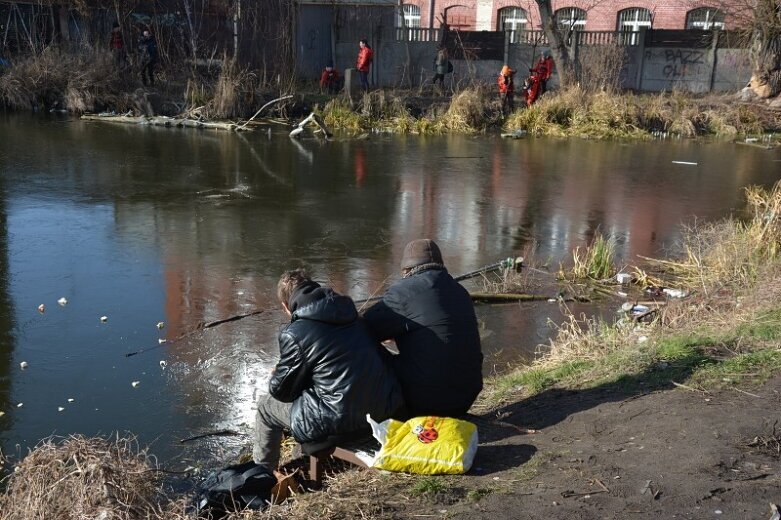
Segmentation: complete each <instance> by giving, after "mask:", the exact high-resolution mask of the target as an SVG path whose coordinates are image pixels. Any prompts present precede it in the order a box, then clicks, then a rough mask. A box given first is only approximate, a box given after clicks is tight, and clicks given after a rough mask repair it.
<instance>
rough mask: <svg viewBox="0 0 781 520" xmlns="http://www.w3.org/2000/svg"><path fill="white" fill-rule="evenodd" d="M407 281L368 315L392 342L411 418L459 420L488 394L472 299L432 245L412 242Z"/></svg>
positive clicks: (405, 260) (375, 330)
mask: <svg viewBox="0 0 781 520" xmlns="http://www.w3.org/2000/svg"><path fill="white" fill-rule="evenodd" d="M401 271H402V276H403V278H402V279H401V280H399V281H398V282H396V283H395V284H393V285H392V286H391V287H390V288H389V289H388V291H387V292H386V293H385V294H384V295H383V297H382V301H381V302H380V303H378V304H376V305H374V306H373V307H371V308H369V310H367V311H366V313H365V314H364V320H365V321H366V323H367V325H368V326H369V329H370V330H371V332H372V334H373V335H374V337H375V338H376V339H377V340H380V341H385V340H388V339H393V340H395V342H396V346H397V348H398V350H399V354H398V355H397V356H392V358H391V359H392V366H393V368H394V371H395V372H396V375H397V376H398V378H399V381H400V382H401V387H402V390H403V391H404V400H405V404H406V406H407V411H408V412H409V414H410V416H413V417H414V416H425V415H436V416H441V417H458V416H460V415H463V414H465V413H466V412H467V410H469V408H470V407H471V406H472V403H474V401H475V399H476V398H477V395H478V394H479V393H480V391H481V390H482V388H483V373H482V368H483V354H482V351H481V347H480V334H479V332H478V327H477V318H476V317H475V310H474V306H473V305H472V300H471V299H470V297H469V293H468V292H467V291H466V289H464V288H463V287H462V286H461V285H460V284H459V283H458V282H456V281H455V280H454V279H453V277H452V276H450V274H449V273H448V272H447V269H445V265H444V264H443V262H442V254H441V252H440V251H439V247H438V246H437V244H435V243H434V242H433V241H432V240H428V239H420V240H413V241H412V242H410V243H409V244H407V246H406V247H405V248H404V255H403V256H402V259H401Z"/></svg>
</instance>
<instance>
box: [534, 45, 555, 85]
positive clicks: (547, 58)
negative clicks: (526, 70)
mask: <svg viewBox="0 0 781 520" xmlns="http://www.w3.org/2000/svg"><path fill="white" fill-rule="evenodd" d="M532 70H533V71H534V72H535V73H536V74H537V76H538V78H539V81H540V95H543V94H545V93H546V92H547V91H548V80H549V79H550V78H551V76H553V58H551V55H550V51H542V56H540V61H538V62H537V66H536V67H534V69H532Z"/></svg>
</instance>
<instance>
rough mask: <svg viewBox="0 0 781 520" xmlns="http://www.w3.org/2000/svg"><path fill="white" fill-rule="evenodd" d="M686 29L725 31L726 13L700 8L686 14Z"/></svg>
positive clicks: (709, 8)
mask: <svg viewBox="0 0 781 520" xmlns="http://www.w3.org/2000/svg"><path fill="white" fill-rule="evenodd" d="M686 28H687V29H701V30H703V31H710V30H712V29H722V30H723V29H724V11H722V10H721V9H715V8H713V7H700V8H699V9H693V10H691V11H689V12H688V13H686Z"/></svg>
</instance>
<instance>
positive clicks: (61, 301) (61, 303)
mask: <svg viewBox="0 0 781 520" xmlns="http://www.w3.org/2000/svg"><path fill="white" fill-rule="evenodd" d="M57 303H59V304H60V305H61V306H62V307H65V306H66V305H68V300H66V299H65V296H63V297H62V298H60V299H59V300H57Z"/></svg>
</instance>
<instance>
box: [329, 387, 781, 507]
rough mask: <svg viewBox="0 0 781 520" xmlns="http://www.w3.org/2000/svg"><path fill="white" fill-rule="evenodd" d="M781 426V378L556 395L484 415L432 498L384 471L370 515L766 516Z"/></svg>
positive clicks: (775, 498)
mask: <svg viewBox="0 0 781 520" xmlns="http://www.w3.org/2000/svg"><path fill="white" fill-rule="evenodd" d="M670 386H672V385H670ZM746 392H747V393H746ZM752 394H753V395H752ZM497 414H498V415H497ZM497 417H498V418H499V419H498V420H499V422H501V423H503V424H504V426H501V425H499V424H498V423H497ZM776 421H778V424H781V376H776V377H775V378H774V379H772V380H771V381H769V382H768V383H766V384H764V385H763V386H762V387H760V388H745V389H735V388H729V389H725V390H720V391H718V392H714V393H705V392H700V391H690V390H686V389H683V388H676V387H672V389H670V388H669V387H668V388H667V389H664V390H650V391H649V390H643V389H639V390H638V389H635V390H628V389H627V387H625V386H621V385H616V384H613V385H607V386H605V387H600V388H596V389H588V390H575V391H573V390H560V389H553V390H549V391H546V392H543V393H542V394H539V395H537V396H534V397H531V398H529V399H525V400H522V401H520V402H518V403H515V404H512V405H509V406H507V407H505V408H503V409H500V410H498V411H493V412H491V413H489V414H486V415H484V416H482V417H479V418H478V419H477V422H478V426H479V432H480V435H481V444H480V448H479V450H478V455H477V459H476V460H475V464H474V467H473V469H472V470H471V471H470V473H469V474H468V475H465V476H459V477H435V478H437V479H441V481H440V482H441V486H440V485H437V486H434V488H435V489H430V490H423V491H421V489H420V488H425V486H420V485H418V486H417V490H416V486H415V483H416V482H417V483H420V480H421V479H423V478H425V477H401V476H395V475H386V476H385V477H384V478H383V479H382V480H384V482H382V483H380V485H378V486H377V496H374V497H373V499H372V500H373V501H375V502H374V505H375V506H376V509H375V511H374V512H375V513H379V514H375V515H371V516H380V517H391V518H412V517H415V518H418V517H433V518H463V519H472V518H518V519H559V518H560V519H567V520H573V519H584V520H585V519H623V518H638V519H644V518H647V519H660V518H664V519H667V518H682V519H701V518H722V519H727V518H730V519H738V518H739V519H762V520H768V519H770V517H771V512H770V503H771V502H772V503H775V504H779V503H781V455H780V454H779V451H778V449H779V448H778V446H779V444H778V441H779V436H781V435H779V434H781V428H778V426H776V427H775V430H774V424H775V423H776ZM510 425H514V426H516V427H520V428H521V429H523V428H534V429H536V430H538V431H537V433H534V434H523V433H521V432H520V430H516V429H515V428H513V427H512V426H510ZM365 478H366V479H372V477H369V475H368V474H367V475H366V476H365ZM359 486H361V479H355V481H354V484H353V485H348V486H344V487H341V489H339V491H338V493H339V495H341V496H342V497H345V496H346V495H348V494H352V493H353V492H354V493H356V495H355V496H356V497H357V496H363V497H365V495H366V491H367V490H359V489H350V488H352V487H356V488H357V487H359ZM344 513H345V515H344V516H353V515H352V514H350V513H354V511H353V512H348V511H344ZM340 516H341V515H340Z"/></svg>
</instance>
